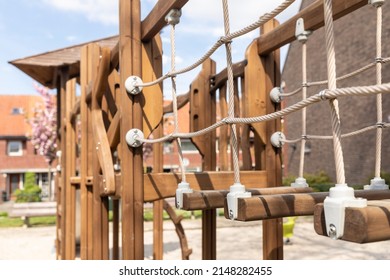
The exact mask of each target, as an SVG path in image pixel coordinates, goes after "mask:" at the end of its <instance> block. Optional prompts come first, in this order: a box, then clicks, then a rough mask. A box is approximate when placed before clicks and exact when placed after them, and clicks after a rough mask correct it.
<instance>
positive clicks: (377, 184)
mask: <svg viewBox="0 0 390 280" xmlns="http://www.w3.org/2000/svg"><path fill="white" fill-rule="evenodd" d="M370 183H371V184H370V185H365V186H364V189H365V190H388V189H389V185H387V184H386V182H385V180H384V179H382V178H381V177H375V178H374V179H371V182H370Z"/></svg>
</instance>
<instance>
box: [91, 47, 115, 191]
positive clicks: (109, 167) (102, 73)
mask: <svg viewBox="0 0 390 280" xmlns="http://www.w3.org/2000/svg"><path fill="white" fill-rule="evenodd" d="M96 53H98V50H96ZM99 56H100V60H99V64H98V65H99V66H98V73H97V75H96V76H95V78H94V85H93V90H92V94H93V96H92V114H91V117H92V123H93V125H92V133H93V137H94V141H95V151H96V154H97V158H98V161H99V164H100V167H101V169H102V173H103V190H104V192H105V193H106V194H113V193H115V176H114V164H113V162H112V155H111V149H110V144H109V140H108V137H107V134H106V130H105V125H104V122H103V115H102V108H101V99H102V97H103V94H104V91H105V90H106V88H107V83H108V74H109V67H110V49H109V48H102V49H101V51H100V55H99Z"/></svg>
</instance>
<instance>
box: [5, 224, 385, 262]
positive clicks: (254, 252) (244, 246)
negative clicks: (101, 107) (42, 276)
mask: <svg viewBox="0 0 390 280" xmlns="http://www.w3.org/2000/svg"><path fill="white" fill-rule="evenodd" d="M200 225H201V221H200V220H184V221H183V226H184V228H185V229H186V230H185V233H186V236H187V239H188V244H189V247H190V248H192V250H193V253H192V255H191V256H190V259H201V230H200ZM151 226H152V225H151V223H145V258H146V259H150V258H151V257H152V229H151ZM164 228H165V231H164V259H180V258H181V252H180V244H179V240H178V237H177V235H176V232H175V230H174V228H173V225H172V223H171V222H169V221H168V222H166V224H165V225H164ZM54 240H55V227H36V228H0V259H3V260H54V259H55V248H54ZM217 240H218V241H217V257H218V259H224V260H228V259H237V260H239V259H241V260H242V259H261V258H262V254H261V247H262V245H261V243H262V237H261V222H250V223H239V222H232V221H229V220H225V219H224V218H218V230H217ZM291 241H292V242H291V245H286V246H284V258H285V259H288V260H330V259H349V260H369V259H374V260H375V259H376V260H388V259H390V241H383V242H376V243H370V244H354V243H349V242H344V241H334V240H331V239H329V238H327V237H323V236H318V235H317V234H316V233H315V232H314V229H313V225H312V223H311V218H308V217H300V218H298V220H297V223H296V226H295V229H294V236H293V238H292V239H291Z"/></svg>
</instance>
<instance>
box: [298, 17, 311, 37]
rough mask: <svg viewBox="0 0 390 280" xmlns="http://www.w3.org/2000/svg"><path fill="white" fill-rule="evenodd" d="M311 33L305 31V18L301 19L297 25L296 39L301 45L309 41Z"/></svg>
mask: <svg viewBox="0 0 390 280" xmlns="http://www.w3.org/2000/svg"><path fill="white" fill-rule="evenodd" d="M310 34H311V31H308V30H305V22H304V20H303V18H299V19H298V20H297V22H296V24H295V37H296V38H297V40H298V41H299V42H301V43H304V42H306V41H307V38H308V37H309V35H310Z"/></svg>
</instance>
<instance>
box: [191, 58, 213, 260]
mask: <svg viewBox="0 0 390 280" xmlns="http://www.w3.org/2000/svg"><path fill="white" fill-rule="evenodd" d="M215 71H216V65H215V62H214V61H212V60H211V59H208V60H206V61H205V62H204V63H203V65H202V71H201V72H200V74H199V76H198V77H197V79H196V80H195V81H194V82H193V83H192V84H191V110H190V112H191V126H190V127H191V131H197V130H199V129H202V128H205V127H207V126H209V125H211V124H213V123H215V121H216V100H215V93H213V94H210V88H211V86H210V77H211V75H212V74H215ZM204 112H208V113H207V114H205V113H204ZM192 141H193V143H194V144H195V145H196V147H197V148H198V150H199V152H200V153H201V155H202V159H203V161H202V170H203V171H206V170H215V168H216V150H215V141H216V133H215V132H212V133H210V134H207V135H203V136H199V137H195V138H193V139H192ZM216 216H217V214H216V209H210V210H203V212H202V258H203V259H204V260H215V259H216V257H217V248H216V243H217V238H216V235H217V234H216V231H217V221H216Z"/></svg>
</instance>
